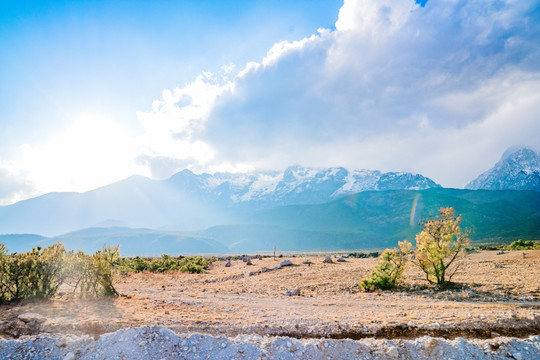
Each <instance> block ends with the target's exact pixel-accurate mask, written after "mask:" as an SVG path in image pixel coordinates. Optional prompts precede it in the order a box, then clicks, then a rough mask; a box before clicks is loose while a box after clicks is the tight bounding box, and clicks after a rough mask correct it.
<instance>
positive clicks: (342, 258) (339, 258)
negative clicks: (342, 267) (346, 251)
mask: <svg viewBox="0 0 540 360" xmlns="http://www.w3.org/2000/svg"><path fill="white" fill-rule="evenodd" d="M337 261H338V262H345V258H344V257H343V256H340V257H338V258H337Z"/></svg>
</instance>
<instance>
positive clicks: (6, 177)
mask: <svg viewBox="0 0 540 360" xmlns="http://www.w3.org/2000/svg"><path fill="white" fill-rule="evenodd" d="M35 193H36V189H35V184H34V183H33V181H32V180H30V179H29V178H28V174H26V173H25V172H24V170H21V169H19V168H18V166H17V164H15V163H14V162H12V161H0V205H8V204H11V203H13V202H16V201H19V200H21V199H25V198H28V197H30V196H32V195H35Z"/></svg>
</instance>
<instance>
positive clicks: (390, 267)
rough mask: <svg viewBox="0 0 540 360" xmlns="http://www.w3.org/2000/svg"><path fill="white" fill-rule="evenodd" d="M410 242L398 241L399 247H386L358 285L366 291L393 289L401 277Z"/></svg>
mask: <svg viewBox="0 0 540 360" xmlns="http://www.w3.org/2000/svg"><path fill="white" fill-rule="evenodd" d="M411 247H412V245H411V243H409V242H408V241H402V242H399V247H398V248H394V249H386V250H384V251H383V252H382V254H380V256H379V258H378V260H377V265H376V266H375V269H373V270H372V271H371V274H370V275H369V277H368V278H365V279H363V280H362V281H361V282H360V287H362V288H363V289H364V290H366V291H375V290H377V289H380V290H388V289H393V288H395V287H396V286H398V285H399V283H400V282H401V280H402V278H403V271H405V268H406V266H407V255H408V254H409V253H410V251H411Z"/></svg>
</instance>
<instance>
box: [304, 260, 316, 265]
mask: <svg viewBox="0 0 540 360" xmlns="http://www.w3.org/2000/svg"><path fill="white" fill-rule="evenodd" d="M302 264H305V265H307V266H311V264H313V263H312V262H311V261H309V260H305V261H302Z"/></svg>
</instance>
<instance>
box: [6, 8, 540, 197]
mask: <svg viewBox="0 0 540 360" xmlns="http://www.w3.org/2000/svg"><path fill="white" fill-rule="evenodd" d="M0 43H1V44H2V51H1V52H0V205H5V204H10V203H13V202H16V201H19V200H22V199H26V198H29V197H33V196H37V195H40V194H43V193H47V192H51V191H87V190H90V189H93V188H96V187H99V186H103V185H106V184H109V183H112V182H114V181H118V180H121V179H123V178H126V177H128V176H130V175H132V174H141V175H144V176H148V177H151V178H154V179H163V178H167V177H169V176H171V175H172V174H174V173H176V172H178V171H181V170H183V169H190V170H192V171H194V172H197V173H200V172H210V173H213V172H216V171H232V172H237V171H253V170H269V169H284V168H286V167H287V166H290V165H293V164H299V165H302V166H308V167H316V168H325V167H330V166H343V167H346V168H349V169H371V170H381V171H409V172H414V173H420V174H422V175H424V176H428V177H430V178H431V179H433V180H434V181H436V182H437V183H439V184H441V185H443V186H446V187H458V188H460V187H463V186H464V185H465V184H467V183H468V182H469V181H471V180H472V179H474V178H475V177H476V176H478V175H479V174H480V173H482V172H484V171H485V170H487V169H489V168H490V167H491V166H493V164H495V162H497V161H498V160H499V158H500V157H501V155H502V154H503V153H504V151H505V150H506V149H507V148H508V147H511V146H515V145H523V146H528V147H531V148H533V149H534V150H536V151H537V152H538V151H540V141H539V139H540V118H539V114H540V2H539V1H527V0H520V1H515V0H506V1H504V0H500V1H490V0H467V1H466V0H438V1H435V0H429V1H422V2H419V3H418V2H416V1H414V0H400V1H398V0H392V1H389V0H378V1H369V0H345V2H342V1H335V0H305V1H271V2H270V1H263V0H253V1H250V0H244V1H239V0H237V1H227V2H223V1H204V0H193V1H172V0H171V1H161V0H154V1H136V0H131V1H47V0H42V1H25V0H13V1H11V0H7V1H6V0H4V1H2V2H0Z"/></svg>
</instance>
